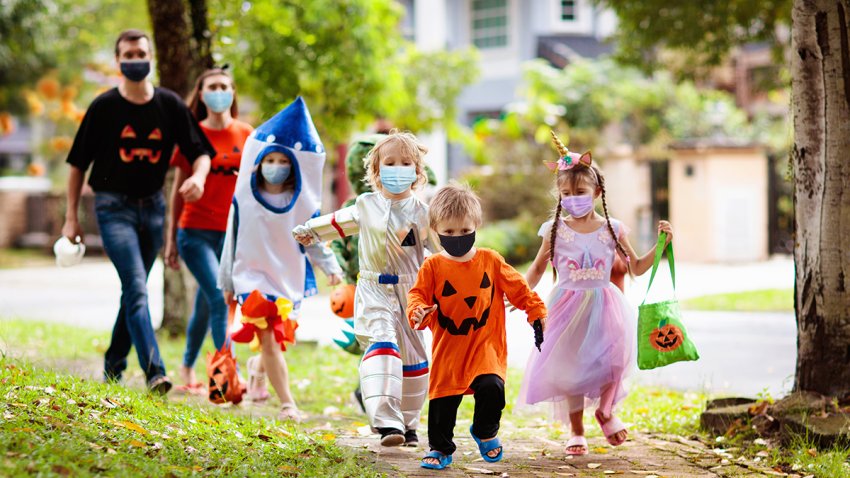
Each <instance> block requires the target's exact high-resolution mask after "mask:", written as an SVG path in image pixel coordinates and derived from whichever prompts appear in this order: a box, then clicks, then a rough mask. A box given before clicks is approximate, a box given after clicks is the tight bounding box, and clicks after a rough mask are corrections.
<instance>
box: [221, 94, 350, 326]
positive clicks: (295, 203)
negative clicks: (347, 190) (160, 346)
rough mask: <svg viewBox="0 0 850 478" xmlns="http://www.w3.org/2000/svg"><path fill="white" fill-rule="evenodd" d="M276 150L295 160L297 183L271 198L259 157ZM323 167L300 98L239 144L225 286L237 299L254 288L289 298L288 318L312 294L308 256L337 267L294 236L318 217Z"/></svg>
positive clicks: (325, 253)
mask: <svg viewBox="0 0 850 478" xmlns="http://www.w3.org/2000/svg"><path fill="white" fill-rule="evenodd" d="M275 151H277V152H280V153H283V154H285V155H286V156H287V157H288V158H289V160H290V161H291V162H292V169H291V172H290V174H291V175H294V176H295V188H294V190H293V191H286V192H284V193H282V194H278V195H269V194H268V193H265V192H264V191H262V190H260V188H259V185H258V184H257V174H258V173H259V164H260V162H261V161H262V159H263V157H264V156H266V155H267V154H268V153H271V152H275ZM324 164H325V149H324V146H322V142H321V140H320V139H319V134H318V133H317V132H316V128H315V126H313V120H312V118H311V117H310V112H309V111H308V110H307V106H306V105H305V104H304V100H303V99H301V97H300V96H299V97H298V98H296V100H295V101H294V102H292V103H291V104H290V105H289V106H287V107H286V108H285V109H284V110H283V111H281V112H279V113H278V114H277V115H275V116H274V117H273V118H271V119H270V120H268V121H266V122H265V123H263V124H262V125H261V126H260V127H258V128H257V129H255V130H254V132H253V133H251V136H250V137H249V138H248V139H247V140H246V141H245V147H244V148H243V152H242V164H241V165H240V167H239V177H238V179H237V180H236V189H235V191H234V194H233V205H232V206H231V208H230V216H229V219H228V224H227V233H226V235H225V239H224V247H223V251H222V258H221V267H220V269H219V287H220V288H221V289H222V290H230V291H234V293H235V295H236V296H237V298H238V299H239V301H240V302H242V301H243V300H244V299H245V298H246V297H247V296H248V295H249V294H250V293H251V292H252V291H254V290H258V291H260V292H261V293H262V294H264V295H265V296H266V298H267V299H269V300H271V301H274V300H276V299H277V298H281V297H283V298H286V299H289V300H290V301H292V302H293V304H294V310H293V313H292V314H290V318H292V319H295V318H297V311H298V309H299V306H300V303H301V299H302V298H303V297H304V296H309V295H313V294H315V293H316V280H315V277H314V275H313V270H312V267H311V266H310V261H312V263H313V264H314V265H316V266H317V267H319V268H320V269H322V271H323V272H324V273H325V274H327V275H331V274H340V273H341V272H342V270H341V268H340V266H339V264H338V263H337V262H336V258H335V257H334V255H333V253H332V252H331V250H330V249H329V248H327V247H325V246H324V245H322V244H314V245H312V246H309V247H307V248H304V247H302V246H301V245H300V244H299V243H298V242H296V241H295V240H294V238H293V237H292V233H291V231H292V228H293V227H295V226H296V225H298V224H303V223H304V221H306V220H308V219H310V218H311V217H315V216H317V215H318V214H319V207H320V205H321V197H322V167H323V166H324ZM307 254H309V256H310V261H308V260H307V257H306V255H307Z"/></svg>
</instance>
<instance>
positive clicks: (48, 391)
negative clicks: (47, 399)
mask: <svg viewBox="0 0 850 478" xmlns="http://www.w3.org/2000/svg"><path fill="white" fill-rule="evenodd" d="M44 393H46V394H48V395H53V394H54V393H56V389H55V388H53V387H44Z"/></svg>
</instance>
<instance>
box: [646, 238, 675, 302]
mask: <svg viewBox="0 0 850 478" xmlns="http://www.w3.org/2000/svg"><path fill="white" fill-rule="evenodd" d="M665 242H667V233H666V232H662V233H661V234H659V235H658V243H657V244H656V245H655V260H654V261H652V274H651V275H650V276H649V285H647V286H646V294H645V295H644V296H643V302H641V303H640V305H643V304H645V303H646V298H647V296H648V295H649V289H650V288H652V281H653V279H655V273H656V272H658V264H659V263H661V256H663V255H664V252H665V251H667V263H668V264H669V265H670V278H672V279H673V293H674V294H675V293H676V262H675V261H674V260H673V241H670V244H667V247H664V243H665Z"/></svg>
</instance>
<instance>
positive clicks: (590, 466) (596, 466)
mask: <svg viewBox="0 0 850 478" xmlns="http://www.w3.org/2000/svg"><path fill="white" fill-rule="evenodd" d="M600 466H602V463H588V464H587V467H588V468H590V469H591V470H595V469H597V468H599V467H600Z"/></svg>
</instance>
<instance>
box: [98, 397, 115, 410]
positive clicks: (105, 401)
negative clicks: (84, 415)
mask: <svg viewBox="0 0 850 478" xmlns="http://www.w3.org/2000/svg"><path fill="white" fill-rule="evenodd" d="M100 404H101V405H103V406H104V407H106V408H116V407H118V403H117V402H115V400H112V399H111V398H102V399H101V400H100Z"/></svg>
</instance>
